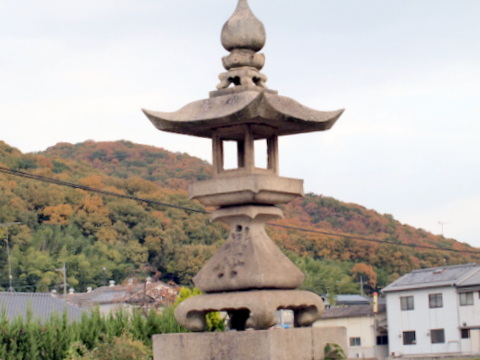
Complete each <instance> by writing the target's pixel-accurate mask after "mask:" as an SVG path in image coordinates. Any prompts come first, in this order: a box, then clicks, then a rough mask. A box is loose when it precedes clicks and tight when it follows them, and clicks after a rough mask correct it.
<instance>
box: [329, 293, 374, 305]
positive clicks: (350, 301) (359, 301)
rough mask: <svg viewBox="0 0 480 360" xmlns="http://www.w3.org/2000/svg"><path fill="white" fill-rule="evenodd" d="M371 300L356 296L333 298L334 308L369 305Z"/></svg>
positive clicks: (344, 295) (347, 295) (339, 295)
mask: <svg viewBox="0 0 480 360" xmlns="http://www.w3.org/2000/svg"><path fill="white" fill-rule="evenodd" d="M371 303H372V299H370V298H368V297H366V296H363V295H358V294H338V295H336V296H335V306H353V305H370V304H371Z"/></svg>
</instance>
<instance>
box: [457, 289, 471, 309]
mask: <svg viewBox="0 0 480 360" xmlns="http://www.w3.org/2000/svg"><path fill="white" fill-rule="evenodd" d="M458 295H459V296H460V306H466V305H473V292H465V293H460V294H458Z"/></svg>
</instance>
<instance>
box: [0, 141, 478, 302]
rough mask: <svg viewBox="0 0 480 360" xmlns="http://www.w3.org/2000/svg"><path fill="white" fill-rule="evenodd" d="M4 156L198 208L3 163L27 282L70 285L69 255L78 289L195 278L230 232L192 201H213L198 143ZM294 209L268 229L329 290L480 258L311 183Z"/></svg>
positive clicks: (8, 218)
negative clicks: (192, 147) (193, 149)
mask: <svg viewBox="0 0 480 360" xmlns="http://www.w3.org/2000/svg"><path fill="white" fill-rule="evenodd" d="M0 167H2V168H4V169H12V170H17V171H21V172H25V173H29V174H34V175H41V176H44V177H47V178H52V179H57V180H62V181H67V182H71V183H75V184H80V185H83V186H88V187H91V188H96V189H102V190H105V191H109V192H113V193H118V194H124V195H129V196H135V197H140V198H144V199H149V200H155V201H157V202H161V203H166V204H172V205H177V206H180V207H185V208H187V209H181V208H172V207H168V206H162V205H159V204H153V203H151V202H144V201H135V200H131V199H125V198H119V197H116V196H112V195H105V194H99V193H94V192H90V191H86V190H82V189H78V188H72V187H67V186H60V185H57V184H52V183H46V182H41V181H38V180H33V179H28V178H24V177H21V176H13V175H10V174H6V173H5V172H0V224H6V223H11V222H20V224H16V225H11V226H9V227H0V238H1V239H6V230H7V229H8V234H9V244H10V249H11V265H12V274H13V276H12V281H13V286H14V287H15V289H16V290H17V291H49V290H51V289H52V288H59V287H60V284H61V282H62V274H61V273H60V272H58V271H56V269H59V268H61V267H62V266H63V263H64V262H65V264H66V267H67V276H68V283H69V286H72V287H74V288H76V289H77V291H84V290H85V288H86V287H87V286H92V287H96V286H99V285H102V284H103V283H104V282H105V280H110V279H114V280H116V281H117V282H119V281H122V280H123V279H125V278H126V277H130V276H138V277H144V276H147V275H148V276H155V277H157V278H160V279H163V280H174V281H176V282H178V283H182V284H190V281H191V277H192V276H193V275H194V274H195V273H196V272H197V271H198V270H199V269H200V267H201V266H202V264H203V263H204V262H205V261H206V260H207V259H208V258H209V257H210V256H211V255H212V254H213V252H214V251H215V250H216V249H217V248H218V247H219V246H220V244H221V243H222V242H223V239H224V238H225V237H226V234H227V228H226V227H225V226H224V225H222V224H211V223H209V221H208V215H206V214H203V213H199V212H192V211H189V210H188V209H197V210H201V211H204V210H207V209H205V208H204V207H203V206H202V205H200V204H198V203H196V202H192V201H189V200H188V195H187V192H186V187H187V184H188V183H189V182H191V181H194V180H202V179H206V178H208V177H209V176H211V168H210V165H209V164H208V163H206V162H205V161H203V160H200V159H197V158H195V157H192V156H189V155H187V154H178V153H177V154H174V153H171V152H168V151H166V150H163V149H159V148H154V147H151V146H144V145H137V144H133V143H130V142H127V141H118V142H101V143H97V142H93V141H87V142H84V143H81V144H76V145H72V144H67V143H61V144H58V145H56V146H53V147H52V148H49V149H47V150H46V151H44V152H42V153H37V154H22V153H21V152H20V151H18V150H17V149H14V148H12V147H10V146H9V145H7V144H5V143H1V142H0ZM284 212H285V220H282V221H278V222H276V223H275V224H271V225H269V226H268V227H267V231H268V232H269V234H270V236H271V237H272V239H274V241H276V242H277V243H278V244H279V246H280V247H281V248H282V249H283V250H284V251H286V252H287V254H288V256H290V257H291V258H292V259H293V260H294V261H295V262H296V263H297V264H298V265H299V266H300V268H301V269H302V270H303V271H304V272H305V273H306V274H307V280H306V282H305V284H304V286H305V287H306V288H310V289H314V290H316V291H319V292H327V291H328V292H329V293H339V292H342V293H352V292H358V291H359V289H360V288H359V285H358V282H359V279H360V277H361V278H362V280H363V282H364V283H365V284H366V290H367V291H368V290H369V289H370V290H371V289H374V288H377V287H383V286H385V285H386V284H387V283H388V282H390V281H391V280H393V279H395V278H396V277H398V276H399V275H401V274H403V273H405V272H408V271H410V270H412V269H414V268H418V267H431V266H437V265H443V264H456V263H464V262H471V261H478V259H479V255H477V254H473V251H474V250H476V249H473V248H471V247H469V246H468V245H466V244H463V243H459V242H456V241H454V240H452V239H444V238H443V237H441V236H434V235H432V234H430V233H427V232H425V231H423V230H419V229H414V228H412V227H410V226H408V225H403V224H400V223H399V222H398V221H396V220H395V219H394V218H393V217H392V216H391V215H381V214H378V213H376V212H375V211H373V210H367V209H365V208H364V207H362V206H359V205H355V204H346V203H342V202H340V201H337V200H335V199H333V198H331V197H326V196H321V195H315V194H308V195H306V196H305V198H303V199H297V200H295V201H293V202H292V203H290V204H288V205H287V206H285V207H284ZM278 225H281V226H278ZM302 229H303V230H302ZM305 230H309V231H305ZM335 234H339V235H341V236H336V235H335ZM345 234H347V235H348V236H347V237H346V236H345ZM360 237H363V238H364V239H362V238H360ZM0 244H1V245H0V246H1V254H0V286H1V287H3V288H4V289H6V288H8V282H9V281H8V263H7V252H6V251H5V250H6V245H7V243H6V241H2V242H1V243H0ZM432 248H433V249H432ZM435 248H438V249H454V250H459V251H463V252H452V251H440V250H435Z"/></svg>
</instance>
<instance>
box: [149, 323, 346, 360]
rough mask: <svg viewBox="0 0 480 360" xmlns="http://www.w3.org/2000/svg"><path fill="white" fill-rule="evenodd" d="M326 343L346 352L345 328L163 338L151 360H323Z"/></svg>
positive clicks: (157, 341)
mask: <svg viewBox="0 0 480 360" xmlns="http://www.w3.org/2000/svg"><path fill="white" fill-rule="evenodd" d="M327 343H336V344H338V345H340V346H341V347H342V348H343V349H345V348H346V329H345V328H322V329H320V328H295V329H275V330H252V331H228V332H223V333H185V334H165V335H155V336H154V337H153V356H154V360H186V359H192V360H322V359H324V347H325V345H326V344H327Z"/></svg>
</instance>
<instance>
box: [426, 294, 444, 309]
mask: <svg viewBox="0 0 480 360" xmlns="http://www.w3.org/2000/svg"><path fill="white" fill-rule="evenodd" d="M428 306H429V307H430V309H434V308H441V307H443V298H442V294H429V295H428Z"/></svg>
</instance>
